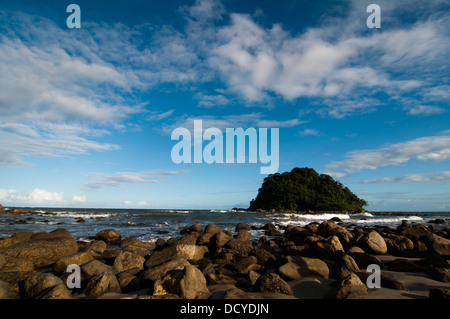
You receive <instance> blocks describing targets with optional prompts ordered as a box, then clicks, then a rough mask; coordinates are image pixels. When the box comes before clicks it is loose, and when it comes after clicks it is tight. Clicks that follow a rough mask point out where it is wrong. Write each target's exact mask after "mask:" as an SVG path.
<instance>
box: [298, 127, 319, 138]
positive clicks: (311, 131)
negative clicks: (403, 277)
mask: <svg viewBox="0 0 450 319" xmlns="http://www.w3.org/2000/svg"><path fill="white" fill-rule="evenodd" d="M299 133H300V134H301V135H311V136H320V134H321V133H320V132H319V131H318V130H315V129H309V128H305V129H304V130H302V131H300V132H299Z"/></svg>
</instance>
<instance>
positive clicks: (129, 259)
mask: <svg viewBox="0 0 450 319" xmlns="http://www.w3.org/2000/svg"><path fill="white" fill-rule="evenodd" d="M144 262H145V259H144V257H142V256H139V255H136V254H133V253H131V252H129V251H122V253H121V254H120V255H119V256H117V257H116V259H114V265H113V267H114V268H115V269H116V271H117V272H122V271H124V270H128V269H132V268H138V269H140V270H143V269H144Z"/></svg>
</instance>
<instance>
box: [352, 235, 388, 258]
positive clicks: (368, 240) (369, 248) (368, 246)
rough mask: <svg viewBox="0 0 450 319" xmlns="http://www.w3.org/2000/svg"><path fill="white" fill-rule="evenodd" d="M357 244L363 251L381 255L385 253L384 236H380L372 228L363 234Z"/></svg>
mask: <svg viewBox="0 0 450 319" xmlns="http://www.w3.org/2000/svg"><path fill="white" fill-rule="evenodd" d="M358 245H359V246H360V247H361V248H362V249H364V251H366V252H369V253H373V254H377V255H382V254H386V253H387V246H386V242H385V241H384V238H383V237H381V236H380V234H378V233H377V232H376V231H374V230H372V231H370V232H369V233H368V234H365V235H363V236H362V237H361V238H360V239H359V241H358Z"/></svg>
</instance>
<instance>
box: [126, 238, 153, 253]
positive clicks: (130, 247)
mask: <svg viewBox="0 0 450 319" xmlns="http://www.w3.org/2000/svg"><path fill="white" fill-rule="evenodd" d="M120 247H121V248H122V249H123V250H126V251H130V252H132V253H135V254H137V255H140V256H142V257H146V256H147V255H150V251H151V250H154V249H155V245H154V244H153V243H148V242H143V241H140V240H139V239H137V238H134V237H131V238H126V239H124V240H122V242H121V243H120Z"/></svg>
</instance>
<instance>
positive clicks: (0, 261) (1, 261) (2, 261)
mask: <svg viewBox="0 0 450 319" xmlns="http://www.w3.org/2000/svg"><path fill="white" fill-rule="evenodd" d="M5 264H6V258H5V256H4V255H2V254H0V271H1V269H2V268H3V266H4V265H5Z"/></svg>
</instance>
